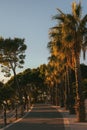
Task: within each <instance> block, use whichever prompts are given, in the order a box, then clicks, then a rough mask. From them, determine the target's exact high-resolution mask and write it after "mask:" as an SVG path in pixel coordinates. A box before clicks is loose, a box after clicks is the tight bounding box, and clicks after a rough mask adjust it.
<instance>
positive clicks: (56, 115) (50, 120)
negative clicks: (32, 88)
mask: <svg viewBox="0 0 87 130" xmlns="http://www.w3.org/2000/svg"><path fill="white" fill-rule="evenodd" d="M65 127H66V128H65ZM5 130H70V128H69V125H64V119H63V117H62V115H61V113H60V112H58V111H57V109H56V108H54V107H52V106H51V105H46V104H36V105H35V106H34V107H33V109H32V111H31V112H29V113H28V114H27V116H26V117H24V118H23V119H22V120H20V121H19V122H17V123H14V124H13V125H11V126H9V127H7V128H5Z"/></svg>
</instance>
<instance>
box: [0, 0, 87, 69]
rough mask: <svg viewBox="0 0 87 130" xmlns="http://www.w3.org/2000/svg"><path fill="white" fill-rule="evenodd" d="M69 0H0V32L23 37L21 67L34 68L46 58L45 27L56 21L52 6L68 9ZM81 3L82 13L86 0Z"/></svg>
mask: <svg viewBox="0 0 87 130" xmlns="http://www.w3.org/2000/svg"><path fill="white" fill-rule="evenodd" d="M76 1H77V2H78V1H79V0H76ZM72 2H73V0H0V36H2V37H4V38H8V37H11V38H14V37H19V38H25V43H26V44H27V51H26V60H25V65H24V69H26V68H36V67H38V66H40V65H41V64H44V63H47V62H48V60H47V58H48V56H49V51H48V49H47V43H48V42H49V36H48V31H49V28H50V27H52V26H54V25H56V21H53V20H52V16H54V15H56V14H57V10H56V8H60V9H61V10H62V11H63V12H71V3H72ZM82 7H83V10H82V11H83V14H86V13H87V0H82ZM86 63H87V62H86ZM20 71H21V70H20Z"/></svg>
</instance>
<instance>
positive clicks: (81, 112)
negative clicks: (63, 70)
mask: <svg viewBox="0 0 87 130" xmlns="http://www.w3.org/2000/svg"><path fill="white" fill-rule="evenodd" d="M75 78H76V114H77V121H79V122H83V121H85V118H86V117H85V106H84V98H83V91H82V82H81V70H80V60H79V56H77V57H76V59H75Z"/></svg>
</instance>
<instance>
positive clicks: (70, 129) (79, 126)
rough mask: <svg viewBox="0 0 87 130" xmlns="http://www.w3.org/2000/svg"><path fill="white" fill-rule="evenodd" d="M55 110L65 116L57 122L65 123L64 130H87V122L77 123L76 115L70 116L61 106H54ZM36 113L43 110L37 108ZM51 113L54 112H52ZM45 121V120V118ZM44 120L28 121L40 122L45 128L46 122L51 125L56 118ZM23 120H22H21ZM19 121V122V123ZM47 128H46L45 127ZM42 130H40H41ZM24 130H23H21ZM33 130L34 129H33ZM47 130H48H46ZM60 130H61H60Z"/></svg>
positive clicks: (7, 129) (7, 128)
mask: <svg viewBox="0 0 87 130" xmlns="http://www.w3.org/2000/svg"><path fill="white" fill-rule="evenodd" d="M52 107H53V108H56V109H57V111H59V112H60V114H61V115H62V116H63V119H62V118H60V119H58V120H57V123H58V124H61V122H62V123H64V126H65V128H64V126H63V128H62V129H64V130H87V122H85V123H77V122H76V115H71V114H69V111H67V110H65V109H64V108H60V107H59V106H52ZM45 109H46V110H47V108H45ZM35 111H37V112H40V111H41V109H38V107H37V108H36V110H35ZM51 112H52V110H51ZM34 114H35V113H34ZM25 116H26V115H25ZM43 116H46V115H44V114H43ZM44 119H45V118H44ZM44 119H42V118H39V119H37V120H34V118H33V120H31V118H30V119H28V121H30V122H32V121H34V122H35V121H36V122H37V123H38V122H40V121H42V122H43V127H44V125H46V122H49V121H51V123H52V122H53V121H54V118H53V119H52V120H50V118H49V119H47V120H46V121H45V120H44ZM20 120H21V119H20ZM20 120H18V121H20ZM18 121H17V122H18ZM55 122H56V120H55V121H54V123H55ZM9 128H10V127H8V126H7V127H6V130H10V129H9ZM44 128H45V127H44ZM41 129H42V127H41ZM41 129H40V130H41ZM51 129H52V128H50V130H51ZM0 130H5V128H3V129H0ZM12 130H13V129H12ZM21 130H22V129H21ZM32 130H33V129H32ZM45 130H46V129H45ZM48 130H49V129H48ZM52 130H54V128H53V129H52ZM59 130H60V129H59Z"/></svg>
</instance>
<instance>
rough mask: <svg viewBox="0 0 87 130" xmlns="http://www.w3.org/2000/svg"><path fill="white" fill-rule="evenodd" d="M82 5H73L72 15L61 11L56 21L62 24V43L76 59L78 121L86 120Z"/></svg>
mask: <svg viewBox="0 0 87 130" xmlns="http://www.w3.org/2000/svg"><path fill="white" fill-rule="evenodd" d="M81 9H82V8H81V3H80V2H79V4H76V2H73V3H72V14H64V13H63V12H62V11H61V10H60V9H58V11H59V12H60V15H59V16H56V17H55V18H56V19H58V20H59V19H60V20H61V24H62V42H63V45H64V46H65V48H66V47H67V48H68V49H69V50H71V54H72V56H73V59H74V67H75V77H76V113H77V120H78V121H84V120H85V108H84V99H83V93H82V83H81V71H80V53H81V49H83V51H84V54H85V50H86V46H87V15H85V16H84V17H83V18H82V17H81V13H82V12H81Z"/></svg>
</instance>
